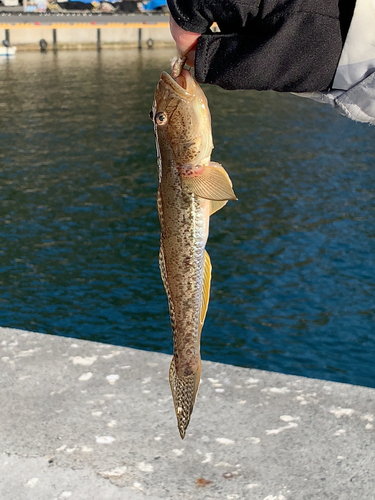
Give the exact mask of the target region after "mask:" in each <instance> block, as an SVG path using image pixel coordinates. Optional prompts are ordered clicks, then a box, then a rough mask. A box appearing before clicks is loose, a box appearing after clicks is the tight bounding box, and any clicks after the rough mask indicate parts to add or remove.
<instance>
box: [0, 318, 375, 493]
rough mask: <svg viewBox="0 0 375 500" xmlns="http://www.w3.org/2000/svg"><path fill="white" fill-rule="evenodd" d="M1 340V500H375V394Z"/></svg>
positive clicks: (16, 338)
mask: <svg viewBox="0 0 375 500" xmlns="http://www.w3.org/2000/svg"><path fill="white" fill-rule="evenodd" d="M169 362H170V356H167V355H164V354H158V353H152V352H145V351H138V350H134V349H129V348H124V347H118V346H113V345H107V344H99V343H95V342H86V341H82V340H76V339H72V338H62V337H56V336H50V335H45V334H39V333H32V332H25V331H21V330H14V329H9V328H0V367H1V371H0V382H1V383H0V393H1V405H0V438H1V449H0V498H1V500H34V499H35V500H53V499H64V498H65V499H66V498H69V499H71V500H75V499H77V500H86V499H87V500H89V499H90V500H91V499H94V500H96V499H98V500H103V499H104V500H105V499H111V500H117V499H120V498H121V499H122V500H127V499H131V500H138V499H141V498H150V500H157V499H163V500H168V499H171V500H172V499H173V500H175V499H186V500H188V499H197V500H200V499H202V500H203V499H205V500H210V499H227V500H234V499H250V500H252V499H254V500H255V499H256V500H258V499H259V500H289V499H290V500H308V499H326V498H328V499H330V500H335V499H337V500H346V499H347V500H349V499H350V500H356V499H358V500H359V499H360V500H364V499H372V498H375V494H374V477H375V447H374V426H375V420H374V419H375V406H374V405H375V390H374V389H370V388H365V387H358V386H349V385H345V384H338V383H333V382H328V381H323V380H315V379H307V378H302V377H295V376H289V375H283V374H279V373H272V372H265V371H259V370H253V369H245V368H239V367H234V366H229V365H224V364H219V363H212V362H207V361H205V362H203V367H202V385H201V387H200V390H199V394H198V399H197V403H196V408H195V410H194V413H193V416H192V421H191V423H190V426H189V429H188V432H187V436H186V438H185V440H184V441H181V439H180V437H179V434H178V431H177V427H176V421H175V415H174V410H173V404H172V400H171V395H170V388H169V383H168V368H169Z"/></svg>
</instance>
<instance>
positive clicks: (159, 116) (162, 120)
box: [155, 111, 168, 125]
mask: <svg viewBox="0 0 375 500" xmlns="http://www.w3.org/2000/svg"><path fill="white" fill-rule="evenodd" d="M167 121H168V117H167V113H164V111H160V112H159V113H156V115H155V123H156V125H165V124H166V123H167Z"/></svg>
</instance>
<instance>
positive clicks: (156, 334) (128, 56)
mask: <svg viewBox="0 0 375 500" xmlns="http://www.w3.org/2000/svg"><path fill="white" fill-rule="evenodd" d="M173 55H174V54H173V51H170V50H151V51H142V52H138V51H137V50H134V51H133V50H128V51H105V50H103V51H102V52H101V53H100V54H97V53H96V52H65V53H64V52H59V53H58V54H56V55H54V54H52V53H47V54H39V53H19V54H17V56H16V57H15V58H14V59H13V60H11V61H7V62H3V63H2V64H1V65H0V210H1V212H0V242H1V245H0V256H1V260H0V325H1V326H9V327H16V328H21V329H28V330H33V331H39V332H45V333H49V334H55V335H64V336H71V337H77V338H82V339H91V340H96V341H100V342H109V343H113V344H120V345H124V346H130V347H135V348H139V349H148V350H153V351H160V352H167V353H170V352H171V347H172V339H171V331H170V325H169V317H168V308H167V302H166V297H165V293H164V289H163V287H162V284H161V280H160V274H159V270H158V263H157V254H158V247H159V226H158V220H157V213H156V208H155V192H156V187H157V174H156V162H155V147H154V142H153V132H152V123H151V121H150V120H149V118H148V113H149V110H150V106H151V103H152V97H153V92H154V89H155V85H156V83H157V81H158V77H159V74H160V72H161V70H162V69H167V68H168V65H169V59H170V57H172V56H173ZM205 91H206V94H207V96H208V98H209V103H210V108H211V113H212V119H213V135H214V142H215V149H214V152H213V160H215V161H219V162H220V163H222V164H223V165H224V166H225V167H226V169H227V170H228V172H229V174H230V176H231V178H232V180H233V184H234V188H235V192H236V194H237V196H238V198H239V201H237V202H229V203H228V205H227V206H226V207H225V208H224V209H223V210H221V211H220V212H218V213H217V214H215V215H214V216H213V217H212V220H211V229H210V238H209V243H208V246H207V249H208V251H209V253H210V256H211V261H212V265H213V278H212V291H211V300H210V305H209V310H208V314H207V318H206V323H205V326H204V329H203V334H202V355H203V358H204V359H211V360H215V361H220V362H225V363H232V364H236V365H241V366H247V367H255V368H261V369H265V370H274V371H279V372H283V373H291V374H297V375H304V376H308V377H316V378H322V379H329V380H335V381H341V382H348V383H351V384H360V385H366V386H371V387H375V363H374V355H375V322H374V320H375V307H374V292H375V258H374V255H375V222H374V215H375V214H374V207H375V203H374V198H375V187H374V186H375V165H374V164H375V161H374V160H375V152H374V140H373V138H374V134H375V132H374V129H373V128H371V127H369V126H366V125H363V124H355V123H353V122H350V121H349V120H347V119H345V118H343V117H341V116H339V115H336V114H335V112H334V111H332V110H330V109H329V108H328V107H324V106H322V105H319V104H316V103H313V102H310V101H307V100H304V99H300V98H297V97H295V96H290V95H280V94H275V93H272V92H267V93H257V92H225V91H223V90H221V89H217V88H213V87H206V88H205Z"/></svg>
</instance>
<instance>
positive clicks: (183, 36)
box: [169, 16, 201, 67]
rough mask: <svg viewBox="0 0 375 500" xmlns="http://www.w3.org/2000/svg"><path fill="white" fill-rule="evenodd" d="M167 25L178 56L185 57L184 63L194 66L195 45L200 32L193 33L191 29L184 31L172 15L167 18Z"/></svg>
mask: <svg viewBox="0 0 375 500" xmlns="http://www.w3.org/2000/svg"><path fill="white" fill-rule="evenodd" d="M169 19H170V20H169V25H170V28H171V34H172V37H173V39H174V41H175V42H176V47H177V51H178V54H179V56H180V57H186V63H185V64H187V65H188V66H191V67H193V66H194V59H195V46H196V44H197V40H198V38H199V37H200V36H201V35H200V33H193V32H191V31H185V30H183V29H182V28H180V26H179V25H178V24H177V23H176V21H175V20H174V19H173V17H172V16H170V18H169Z"/></svg>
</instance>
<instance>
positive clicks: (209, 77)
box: [168, 0, 355, 92]
mask: <svg viewBox="0 0 375 500" xmlns="http://www.w3.org/2000/svg"><path fill="white" fill-rule="evenodd" d="M168 5H169V9H170V11H171V15H172V16H173V18H174V19H175V21H176V22H177V24H178V25H179V26H180V27H181V28H183V29H185V30H187V31H193V32H196V33H201V34H202V35H201V36H200V38H199V39H198V43H197V49H196V56H195V76H196V79H197V81H198V82H200V83H213V84H216V85H219V86H220V87H223V88H224V89H256V90H268V89H272V90H277V91H281V92H313V91H326V90H328V89H329V88H330V85H331V83H332V80H333V77H334V74H335V71H336V67H337V64H338V62H339V59H340V54H341V51H342V47H343V44H344V41H345V38H346V35H347V31H348V29H349V25H350V20H351V18H352V15H353V10H354V6H355V0H168ZM214 22H216V23H217V25H218V26H219V28H220V33H213V32H211V30H210V27H211V25H212V24H213V23H214Z"/></svg>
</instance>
